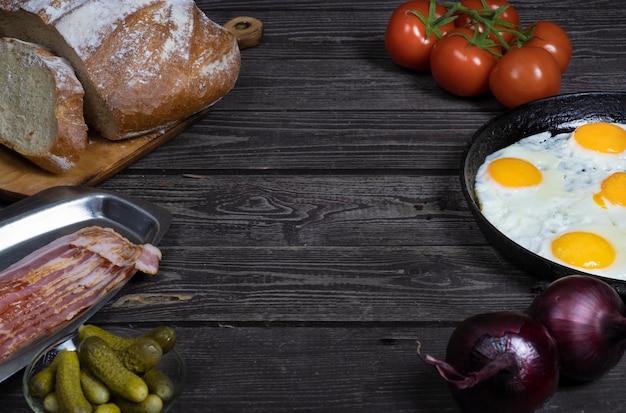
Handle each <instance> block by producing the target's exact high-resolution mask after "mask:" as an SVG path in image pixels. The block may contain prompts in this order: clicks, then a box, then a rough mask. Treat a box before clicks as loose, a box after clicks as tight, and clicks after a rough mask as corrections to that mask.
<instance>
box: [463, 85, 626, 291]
mask: <svg viewBox="0 0 626 413" xmlns="http://www.w3.org/2000/svg"><path fill="white" fill-rule="evenodd" d="M591 121H609V122H618V123H626V93H621V92H616V93H610V92H609V93H604V92H589V93H577V94H567V95H560V96H555V97H551V98H547V99H541V100H537V101H533V102H530V103H527V104H525V105H522V106H519V107H517V108H514V109H512V110H509V111H507V112H505V113H503V114H502V115H500V116H497V117H495V118H493V119H492V120H490V121H489V122H487V123H486V124H485V125H483V126H482V127H481V128H480V129H478V130H477V131H476V133H475V134H474V135H473V136H472V138H471V139H470V141H469V143H468V146H467V148H466V150H465V154H464V156H463V163H462V166H461V187H462V190H463V195H464V196H465V199H466V200H467V203H468V205H469V208H470V210H471V211H472V214H473V215H474V217H475V219H476V220H477V222H478V226H479V228H480V229H481V230H482V232H483V234H484V235H485V238H487V240H488V241H489V242H490V243H491V244H492V245H493V246H495V247H496V248H497V249H498V250H499V251H500V252H501V253H502V255H504V256H505V257H506V258H508V259H509V260H511V261H512V262H513V263H515V264H517V265H518V266H519V267H521V268H523V269H525V270H526V271H528V272H530V273H531V274H533V275H536V276H538V277H541V278H547V279H549V280H554V279H557V278H560V277H563V276H566V275H570V274H587V275H591V274H588V273H585V272H584V271H579V270H575V269H572V268H569V267H566V266H563V265H560V264H558V263H555V262H553V261H550V260H548V259H545V258H542V257H540V256H539V255H537V254H535V253H533V252H531V251H529V250H527V249H526V248H523V247H521V246H520V245H518V244H517V243H515V242H514V241H512V240H511V239H509V238H508V237H507V236H506V235H504V234H503V233H502V232H500V231H499V230H497V229H496V228H495V227H494V226H493V225H492V224H490V223H489V222H488V221H487V219H485V217H484V216H483V215H482V213H481V212H480V209H479V207H478V202H477V199H476V194H475V191H474V181H475V178H476V171H477V170H478V167H479V166H480V165H481V164H482V163H483V162H484V160H485V158H486V156H487V155H489V154H491V153H493V152H495V151H497V150H498V149H501V148H503V147H505V146H508V145H510V144H512V143H514V142H516V141H518V140H520V139H522V138H524V137H526V136H529V135H533V134H535V133H539V132H543V131H551V132H552V133H553V134H554V133H560V132H571V131H573V130H574V129H575V128H576V127H577V126H579V125H581V124H583V123H587V122H591ZM598 278H602V279H603V280H604V281H607V282H608V283H609V284H611V285H613V286H614V287H615V288H616V289H617V290H618V291H619V293H620V294H621V295H626V282H624V281H618V280H614V279H611V278H604V277H598Z"/></svg>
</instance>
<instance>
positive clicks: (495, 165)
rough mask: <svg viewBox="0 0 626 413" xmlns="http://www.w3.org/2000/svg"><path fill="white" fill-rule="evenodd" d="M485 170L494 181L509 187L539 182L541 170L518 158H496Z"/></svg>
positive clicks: (531, 184)
mask: <svg viewBox="0 0 626 413" xmlns="http://www.w3.org/2000/svg"><path fill="white" fill-rule="evenodd" d="M487 170H488V172H489V175H491V177H492V178H493V179H495V180H496V182H498V183H499V184H500V185H503V186H508V187H511V188H519V187H525V186H533V185H537V184H539V183H540V182H541V171H539V169H537V167H536V166H535V165H533V164H532V163H530V162H527V161H524V160H522V159H518V158H499V159H496V160H494V161H492V162H491V163H490V164H489V166H488V167H487Z"/></svg>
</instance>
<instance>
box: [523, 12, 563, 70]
mask: <svg viewBox="0 0 626 413" xmlns="http://www.w3.org/2000/svg"><path fill="white" fill-rule="evenodd" d="M528 34H529V35H530V36H531V37H530V40H529V41H528V42H527V43H526V46H537V47H542V48H544V49H546V50H547V51H548V52H550V54H551V55H552V57H554V60H556V62H557V63H558V64H559V68H560V69H561V73H565V71H566V70H567V67H568V66H569V63H570V61H571V60H572V42H571V40H570V38H569V36H568V35H567V33H566V32H565V30H563V29H562V28H561V27H560V26H559V25H558V24H556V23H554V22H551V21H538V22H537V23H535V24H534V25H533V26H531V28H530V29H529V33H528Z"/></svg>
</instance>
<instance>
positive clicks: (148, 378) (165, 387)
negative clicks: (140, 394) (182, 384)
mask: <svg viewBox="0 0 626 413" xmlns="http://www.w3.org/2000/svg"><path fill="white" fill-rule="evenodd" d="M142 378H143V380H144V381H145V382H146V384H147V385H148V390H149V391H150V393H154V394H156V395H157V396H159V397H160V398H161V400H163V401H164V402H169V401H171V400H172V399H173V398H174V395H175V392H176V388H175V387H174V382H173V381H172V379H170V378H169V377H168V376H167V375H166V374H165V373H163V372H162V371H161V370H158V369H151V370H148V371H147V372H146V374H144V375H143V376H142Z"/></svg>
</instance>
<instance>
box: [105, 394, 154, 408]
mask: <svg viewBox="0 0 626 413" xmlns="http://www.w3.org/2000/svg"><path fill="white" fill-rule="evenodd" d="M115 404H117V405H118V406H119V408H120V410H121V411H122V413H160V412H161V410H163V400H161V398H160V397H159V396H157V395H156V394H149V395H148V397H146V399H145V400H144V401H142V402H140V403H133V402H131V401H129V400H126V399H115Z"/></svg>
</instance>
